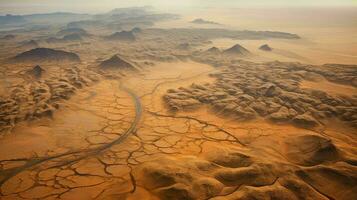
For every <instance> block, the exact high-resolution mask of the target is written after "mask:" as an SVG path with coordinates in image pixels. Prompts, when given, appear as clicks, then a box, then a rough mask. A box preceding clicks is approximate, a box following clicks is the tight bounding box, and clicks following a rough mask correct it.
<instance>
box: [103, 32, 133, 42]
mask: <svg viewBox="0 0 357 200" xmlns="http://www.w3.org/2000/svg"><path fill="white" fill-rule="evenodd" d="M106 39H108V40H122V41H135V40H136V38H135V35H134V34H133V32H132V31H121V32H115V33H113V34H112V35H109V36H107V37H106Z"/></svg>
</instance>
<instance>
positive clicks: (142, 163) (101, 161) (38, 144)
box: [0, 62, 357, 200]
mask: <svg viewBox="0 0 357 200" xmlns="http://www.w3.org/2000/svg"><path fill="white" fill-rule="evenodd" d="M168 65H170V67H167V66H168ZM224 70H225V68H214V67H211V66H209V65H206V64H199V63H195V62H178V63H162V64H157V65H156V66H153V67H151V68H150V69H148V70H146V71H145V72H143V73H142V75H132V76H127V77H125V78H122V79H120V81H118V80H110V79H103V80H100V81H98V82H97V83H95V84H93V85H91V86H89V87H86V88H84V89H82V90H80V91H78V92H77V93H76V94H75V95H73V97H72V98H71V99H70V100H68V101H67V102H66V104H65V106H64V107H63V108H62V109H60V110H58V111H56V112H55V113H54V114H53V116H52V119H51V120H50V119H48V118H41V119H39V120H36V121H34V122H33V123H28V122H19V123H18V124H17V125H16V126H15V127H14V128H13V129H12V132H13V133H12V134H5V135H4V136H3V137H2V138H1V140H0V167H1V170H2V173H1V176H0V186H1V187H0V197H1V199H4V200H7V199H11V200H15V199H167V200H169V199H170V200H171V199H274V198H279V199H353V198H355V197H356V194H355V191H356V185H357V184H356V183H357V182H356V180H357V175H356V167H355V165H356V159H357V158H356V156H355V155H356V146H357V144H356V142H355V141H356V139H355V137H356V136H355V133H354V131H355V128H353V127H350V128H347V126H344V125H341V126H329V125H328V124H324V126H323V129H321V127H320V126H318V128H312V129H306V128H301V127H299V126H293V125H291V124H290V123H282V124H281V123H273V122H271V121H269V120H266V118H265V117H264V116H260V115H257V117H256V118H254V119H251V118H249V120H244V121H242V120H237V119H236V118H234V117H231V116H228V117H227V116H222V114H217V112H215V111H214V110H212V108H211V107H210V105H205V104H204V103H203V104H201V103H197V100H196V101H194V103H192V101H191V102H190V101H189V103H188V104H185V106H183V107H185V109H183V110H180V109H181V107H179V106H178V107H179V108H180V109H179V110H175V112H172V107H173V106H175V105H176V104H173V103H171V104H170V103H167V97H166V98H163V96H165V95H167V92H169V93H171V94H172V89H173V88H178V87H181V90H183V91H186V92H187V90H185V88H190V87H192V84H193V83H194V84H196V85H206V86H209V85H211V84H217V80H218V83H219V82H220V80H222V79H224V78H222V76H220V75H217V74H221V75H222V74H223V76H224V74H225V73H226V72H227V71H224ZM226 70H229V69H226ZM232 73H233V72H229V73H226V74H232ZM234 73H236V72H234ZM210 74H211V76H210ZM212 74H216V75H213V76H212ZM217 76H218V78H217ZM225 82H227V80H225ZM228 82H229V81H228ZM217 88H218V87H217ZM242 88H244V87H242ZM170 91H171V92H170ZM227 91H229V90H227ZM181 96H185V95H181ZM186 96H187V95H186ZM190 98H191V99H195V96H194V95H193V96H192V97H190ZM242 102H243V101H242ZM190 103H192V105H193V106H191V104H190ZM212 104H213V105H214V103H212ZM186 105H187V107H188V108H189V109H186ZM241 106H242V105H241ZM350 107H353V106H350ZM257 113H258V112H257ZM296 115H297V114H296ZM242 116H245V115H242ZM314 120H319V119H314ZM319 125H321V123H320V122H319ZM321 126H322V125H321ZM20 130H21V131H20ZM23 130H25V131H23ZM45 132H47V133H50V134H45ZM5 149H6V151H5Z"/></svg>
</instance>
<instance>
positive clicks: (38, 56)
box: [12, 48, 80, 62]
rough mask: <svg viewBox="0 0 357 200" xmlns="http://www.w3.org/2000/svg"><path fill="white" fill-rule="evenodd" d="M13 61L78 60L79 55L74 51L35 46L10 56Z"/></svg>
mask: <svg viewBox="0 0 357 200" xmlns="http://www.w3.org/2000/svg"><path fill="white" fill-rule="evenodd" d="M12 61H15V62H58V61H70V62H79V61H80V59H79V56H78V55H77V54H75V53H71V52H66V51H62V50H55V49H49V48H36V49H31V50H29V51H26V52H23V53H20V54H18V55H17V56H15V57H14V58H12Z"/></svg>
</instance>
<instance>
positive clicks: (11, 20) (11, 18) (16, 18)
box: [0, 14, 26, 25]
mask: <svg viewBox="0 0 357 200" xmlns="http://www.w3.org/2000/svg"><path fill="white" fill-rule="evenodd" d="M23 23H26V20H25V18H24V17H23V16H21V15H9V14H8V15H5V16H0V25H7V24H23Z"/></svg>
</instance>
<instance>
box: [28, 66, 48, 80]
mask: <svg viewBox="0 0 357 200" xmlns="http://www.w3.org/2000/svg"><path fill="white" fill-rule="evenodd" d="M44 71H45V70H44V69H42V67H41V66H39V65H36V66H35V67H33V68H32V69H30V70H28V71H27V74H28V75H30V76H32V77H34V78H36V79H38V78H41V76H42V73H43V72H44Z"/></svg>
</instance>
